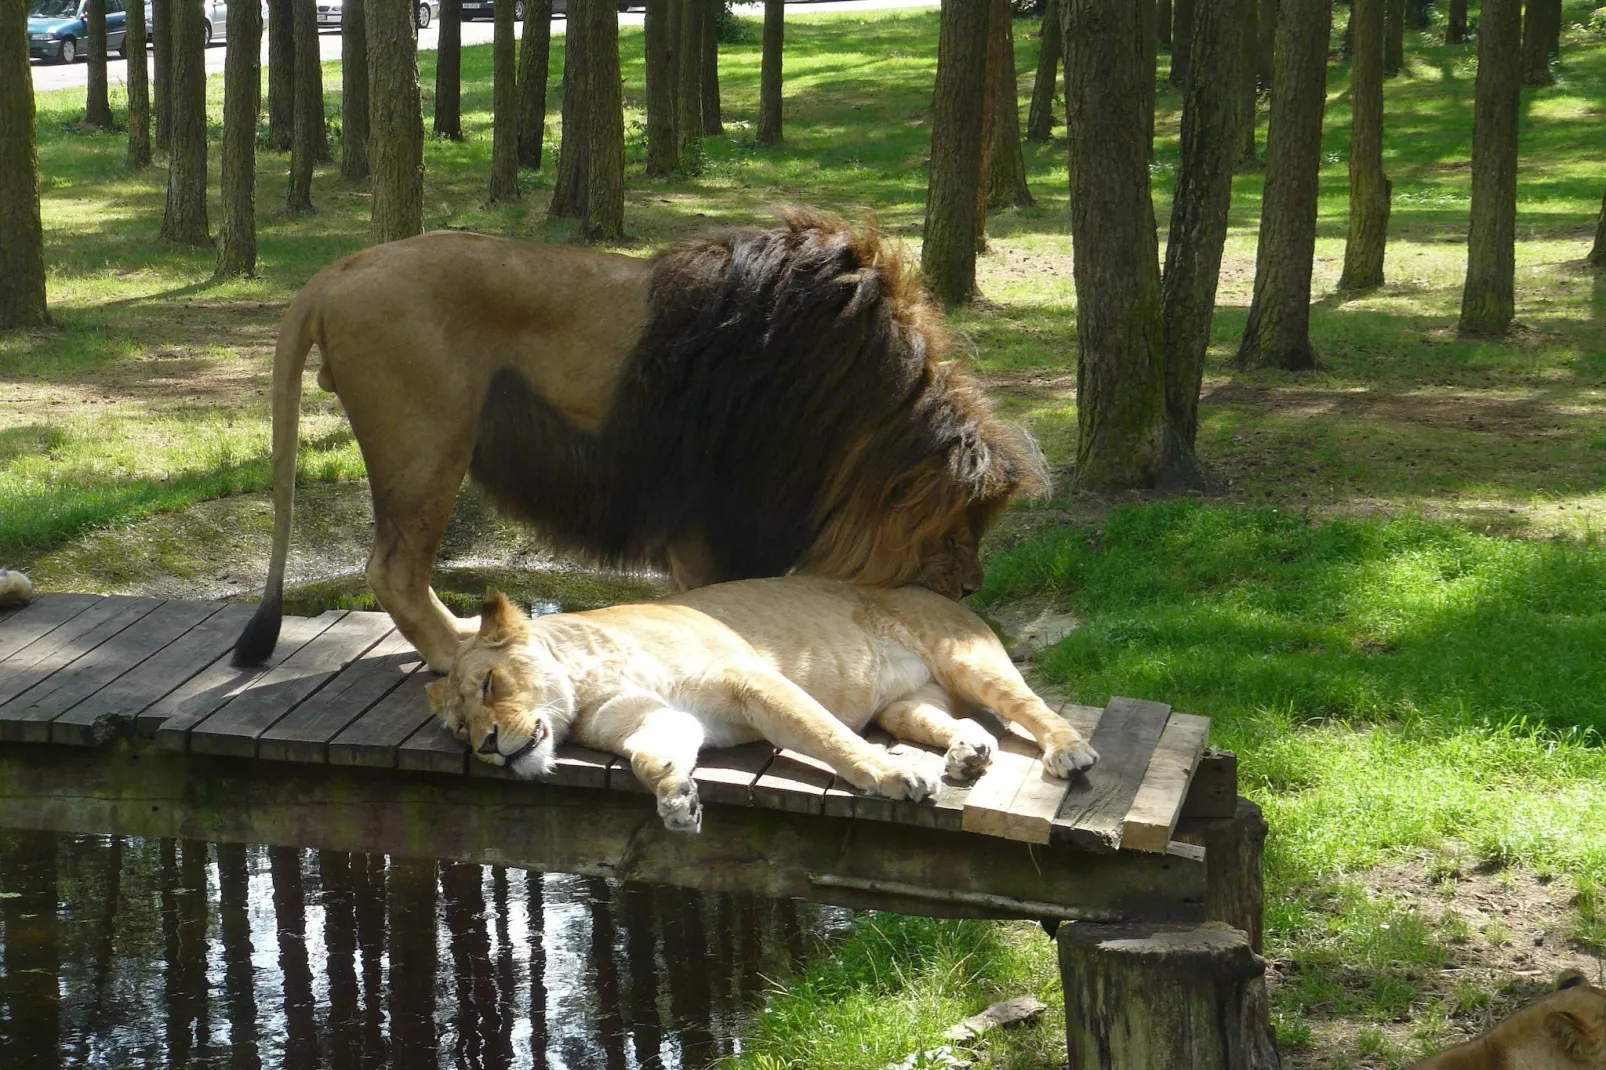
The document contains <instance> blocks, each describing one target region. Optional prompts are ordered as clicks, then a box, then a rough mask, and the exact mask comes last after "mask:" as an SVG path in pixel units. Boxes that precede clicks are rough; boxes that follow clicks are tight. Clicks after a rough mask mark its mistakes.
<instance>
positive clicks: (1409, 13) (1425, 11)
mask: <svg viewBox="0 0 1606 1070" xmlns="http://www.w3.org/2000/svg"><path fill="white" fill-rule="evenodd" d="M1405 25H1406V26H1407V27H1409V28H1410V29H1413V30H1425V29H1427V28H1428V27H1429V26H1431V25H1433V0H1405Z"/></svg>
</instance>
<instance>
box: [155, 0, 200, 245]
mask: <svg viewBox="0 0 1606 1070" xmlns="http://www.w3.org/2000/svg"><path fill="white" fill-rule="evenodd" d="M172 12H173V19H172V23H173V26H172V29H173V72H172V77H173V82H172V85H173V93H172V96H173V134H172V142H171V143H170V145H169V146H168V153H167V208H166V211H165V212H164V213H163V214H162V237H164V238H166V239H167V240H168V241H173V242H178V243H179V244H181V245H205V244H207V242H208V241H209V240H210V238H209V237H208V235H207V226H206V37H205V33H206V30H205V27H204V26H203V25H202V24H201V7H200V5H199V4H190V3H184V2H182V0H179V2H176V3H174V4H173V7H172Z"/></svg>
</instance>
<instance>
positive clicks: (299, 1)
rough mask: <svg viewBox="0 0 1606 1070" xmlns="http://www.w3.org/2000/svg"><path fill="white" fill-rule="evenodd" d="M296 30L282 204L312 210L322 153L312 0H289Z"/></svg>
mask: <svg viewBox="0 0 1606 1070" xmlns="http://www.w3.org/2000/svg"><path fill="white" fill-rule="evenodd" d="M291 10H292V12H293V14H294V19H295V34H296V106H295V126H294V128H293V130H292V132H291V138H290V189H289V194H288V195H287V196H286V198H285V208H286V209H288V210H289V211H290V212H292V213H294V212H310V211H312V169H313V165H314V164H316V163H317V162H318V160H319V159H320V158H321V157H322V156H323V155H324V154H323V153H322V152H320V151H319V147H320V146H321V145H322V144H323V142H324V129H323V63H322V60H321V59H320V57H319V55H318V6H317V3H316V0H293V3H292V7H291Z"/></svg>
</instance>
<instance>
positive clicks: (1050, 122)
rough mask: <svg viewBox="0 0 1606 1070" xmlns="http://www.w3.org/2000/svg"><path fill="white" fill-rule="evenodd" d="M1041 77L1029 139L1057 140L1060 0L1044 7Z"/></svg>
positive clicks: (1029, 114)
mask: <svg viewBox="0 0 1606 1070" xmlns="http://www.w3.org/2000/svg"><path fill="white" fill-rule="evenodd" d="M1037 36H1038V38H1039V39H1040V43H1039V45H1038V47H1037V76H1036V77H1035V78H1033V79H1032V106H1031V108H1030V109H1029V110H1028V111H1027V113H1026V139H1027V140H1028V141H1047V140H1048V139H1049V138H1051V137H1053V136H1054V90H1055V89H1056V88H1057V87H1058V85H1059V69H1060V51H1061V46H1062V44H1063V42H1062V41H1061V40H1060V0H1047V3H1045V4H1044V5H1043V25H1042V27H1041V28H1040V29H1039V30H1038V31H1037Z"/></svg>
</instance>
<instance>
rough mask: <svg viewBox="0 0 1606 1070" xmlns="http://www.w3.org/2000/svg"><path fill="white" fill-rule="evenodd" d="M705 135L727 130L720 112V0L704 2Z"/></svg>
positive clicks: (703, 83) (703, 82) (703, 79)
mask: <svg viewBox="0 0 1606 1070" xmlns="http://www.w3.org/2000/svg"><path fill="white" fill-rule="evenodd" d="M702 44H703V75H702V82H701V83H700V85H701V87H702V93H703V135H704V136H705V137H711V136H713V135H715V134H723V133H724V132H725V123H724V122H723V121H722V120H721V118H720V114H719V0H704V2H703V41H702Z"/></svg>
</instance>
